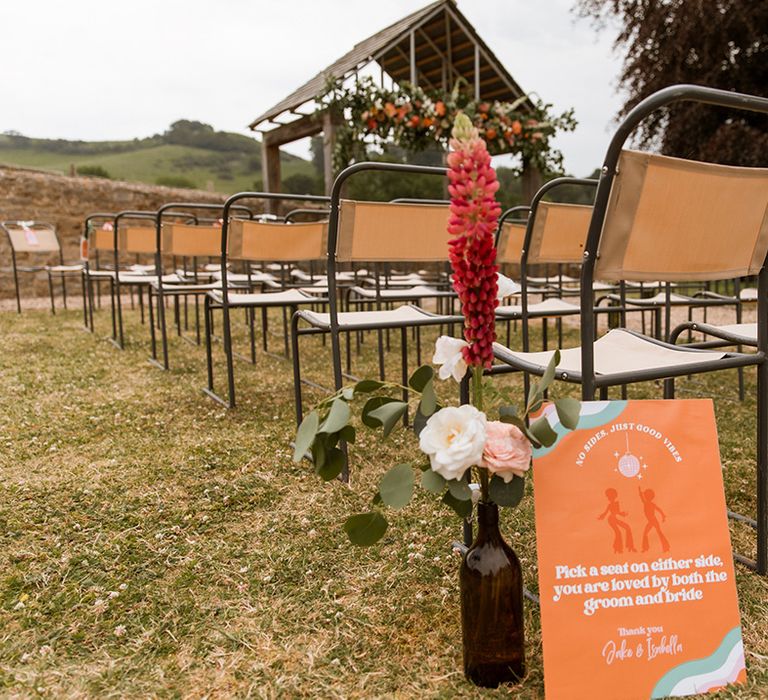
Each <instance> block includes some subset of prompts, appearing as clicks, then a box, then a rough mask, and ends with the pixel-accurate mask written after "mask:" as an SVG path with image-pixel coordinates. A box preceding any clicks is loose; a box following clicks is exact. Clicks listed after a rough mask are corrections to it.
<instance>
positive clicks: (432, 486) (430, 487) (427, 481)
mask: <svg viewBox="0 0 768 700" xmlns="http://www.w3.org/2000/svg"><path fill="white" fill-rule="evenodd" d="M445 484H446V481H445V479H444V478H443V477H442V476H440V474H438V473H437V472H433V471H432V470H431V469H429V468H427V469H425V470H424V471H423V472H421V487H422V488H423V489H424V490H425V491H429V492H430V493H442V492H443V489H444V488H445Z"/></svg>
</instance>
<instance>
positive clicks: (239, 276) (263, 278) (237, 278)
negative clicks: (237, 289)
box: [213, 265, 276, 284]
mask: <svg viewBox="0 0 768 700" xmlns="http://www.w3.org/2000/svg"><path fill="white" fill-rule="evenodd" d="M219 268H221V265H219ZM213 278H214V279H217V280H220V279H221V270H219V271H217V272H214V273H213ZM248 280H250V281H251V282H254V283H257V284H258V283H261V282H274V281H275V280H276V278H275V276H274V275H273V274H272V273H271V272H252V273H251V274H250V277H249V276H248V273H247V272H227V282H248Z"/></svg>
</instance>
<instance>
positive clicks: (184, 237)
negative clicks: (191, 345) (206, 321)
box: [147, 202, 254, 370]
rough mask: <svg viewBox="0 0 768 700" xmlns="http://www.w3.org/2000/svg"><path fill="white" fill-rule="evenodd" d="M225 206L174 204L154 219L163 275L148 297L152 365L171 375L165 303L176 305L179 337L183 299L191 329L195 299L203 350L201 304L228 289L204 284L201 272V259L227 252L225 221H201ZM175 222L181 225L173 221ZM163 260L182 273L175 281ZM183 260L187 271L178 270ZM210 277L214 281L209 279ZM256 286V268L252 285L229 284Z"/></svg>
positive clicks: (242, 211)
mask: <svg viewBox="0 0 768 700" xmlns="http://www.w3.org/2000/svg"><path fill="white" fill-rule="evenodd" d="M223 208H224V205H223V204H209V203H200V202H171V203H168V204H164V205H163V206H161V207H160V208H159V209H158V210H157V212H155V215H154V227H153V235H152V239H153V243H152V247H153V251H152V253H153V255H154V257H155V264H154V268H155V270H156V271H158V273H159V274H157V275H155V276H153V277H152V278H151V280H149V282H148V288H147V294H148V299H149V319H150V323H149V327H150V333H151V336H150V346H151V352H152V354H151V357H150V360H149V361H150V363H151V364H153V365H154V366H156V367H158V368H160V369H164V370H167V369H169V367H170V365H169V360H168V354H169V352H168V329H167V324H166V318H165V310H166V309H165V302H166V300H167V299H173V300H174V311H175V316H176V326H177V331H178V335H179V336H181V337H183V336H182V332H181V325H182V324H181V313H180V307H179V303H178V302H179V298H180V297H183V298H184V301H185V307H184V308H185V327H188V323H187V316H186V309H187V306H186V300H187V298H188V297H190V296H192V297H194V301H195V328H196V331H195V332H196V343H197V344H198V345H199V344H200V315H199V299H200V298H201V297H203V296H205V295H206V294H207V293H208V292H209V291H211V290H214V289H220V288H221V286H222V280H221V276H218V277H215V276H214V278H213V281H211V282H201V281H200V278H199V275H200V274H201V271H200V270H199V269H198V267H199V265H198V262H199V261H198V258H206V259H207V258H213V257H217V256H219V254H220V251H221V223H220V221H219V219H212V220H210V221H209V222H207V223H201V218H200V217H199V216H198V214H197V213H198V212H199V211H216V212H219V211H222V210H223ZM232 210H233V211H236V212H238V213H239V214H241V215H245V216H247V217H248V218H249V219H251V218H253V212H252V211H251V210H250V209H248V208H247V207H244V206H234V207H232ZM169 219H176V221H170V220H169ZM163 256H166V257H167V256H171V257H172V259H173V262H174V265H173V267H174V268H175V269H176V272H175V276H174V275H164V274H162V273H163V269H164V265H163ZM177 258H181V260H182V264H183V269H181V270H179V269H178V268H177V265H176V262H177ZM188 258H191V259H192V270H191V272H190V271H189V270H188V268H187V259H188ZM203 274H206V277H207V276H208V275H207V273H203ZM253 283H254V281H253V279H252V275H251V272H250V268H248V270H247V272H246V281H245V282H240V281H234V280H229V281H228V284H229V285H230V286H232V287H233V288H238V287H240V288H247V289H250V288H251V287H252V284H253ZM153 296H154V298H155V299H156V301H157V325H158V326H159V328H160V337H161V345H162V363H161V362H160V360H159V359H158V354H157V334H156V330H155V317H154V308H155V305H154V304H153ZM249 320H250V323H251V329H252V328H253V318H252V316H251V317H249Z"/></svg>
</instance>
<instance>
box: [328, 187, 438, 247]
mask: <svg viewBox="0 0 768 700" xmlns="http://www.w3.org/2000/svg"><path fill="white" fill-rule="evenodd" d="M448 217H449V208H448V205H442V204H413V203H401V202H357V201H351V200H341V202H340V204H339V225H338V238H337V241H336V260H338V261H340V262H355V261H357V262H393V261H408V262H436V261H441V260H447V259H448V240H449V238H450V234H449V233H448Z"/></svg>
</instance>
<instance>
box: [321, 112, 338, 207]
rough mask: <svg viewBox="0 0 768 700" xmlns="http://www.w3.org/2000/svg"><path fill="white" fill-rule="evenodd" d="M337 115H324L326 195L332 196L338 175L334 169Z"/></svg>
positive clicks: (324, 176)
mask: <svg viewBox="0 0 768 700" xmlns="http://www.w3.org/2000/svg"><path fill="white" fill-rule="evenodd" d="M337 122H338V119H337V117H336V115H333V114H331V112H330V110H326V112H325V114H323V180H324V182H325V194H326V195H329V196H330V194H331V188H332V187H333V180H334V177H335V176H336V173H335V172H334V169H333V153H334V151H335V150H336V123H337Z"/></svg>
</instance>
